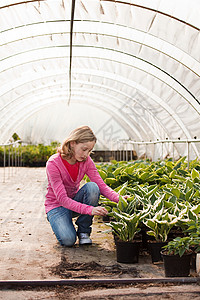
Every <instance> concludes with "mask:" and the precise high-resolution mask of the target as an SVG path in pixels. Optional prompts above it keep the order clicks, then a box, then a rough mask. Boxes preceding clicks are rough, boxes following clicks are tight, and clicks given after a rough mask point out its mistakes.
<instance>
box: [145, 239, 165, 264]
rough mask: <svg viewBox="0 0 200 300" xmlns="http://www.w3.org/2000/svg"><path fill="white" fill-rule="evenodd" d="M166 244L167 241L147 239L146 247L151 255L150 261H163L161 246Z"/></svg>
mask: <svg viewBox="0 0 200 300" xmlns="http://www.w3.org/2000/svg"><path fill="white" fill-rule="evenodd" d="M166 244H167V242H157V241H148V248H149V252H150V255H151V260H152V263H156V262H160V261H163V257H162V255H161V251H162V247H163V246H165V245H166Z"/></svg>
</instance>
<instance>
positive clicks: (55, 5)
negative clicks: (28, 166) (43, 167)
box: [0, 0, 200, 159]
mask: <svg viewBox="0 0 200 300" xmlns="http://www.w3.org/2000/svg"><path fill="white" fill-rule="evenodd" d="M191 4H192V5H191ZM199 6H200V3H199V1H195V0H193V1H192V2H191V1H187V0H185V1H181V0H176V1H164V0H163V1H162V0H154V1H143V0H136V1H132V0H129V1H126V0H124V1H117V0H116V1H114V0H101V1H100V0H82V1H78V0H77V1H75V0H74V1H67V0H43V1H33V0H31V1H20V0H19V1H12V0H2V1H1V4H0V26H1V48H0V49H1V52H0V53H1V54H0V60H1V64H0V65H1V71H0V76H1V77H0V82H1V86H0V95H1V97H0V136H1V140H0V143H1V144H4V143H7V142H8V141H9V140H10V138H11V137H12V134H13V133H15V132H16V133H17V134H18V135H19V137H20V138H21V139H22V140H23V141H24V142H28V143H32V144H38V143H44V144H49V143H50V142H52V141H59V142H62V141H63V139H65V137H66V135H67V134H68V133H69V132H70V131H71V130H72V129H74V128H76V127H77V126H79V125H83V124H86V125H89V126H90V127H91V128H92V129H93V131H94V132H95V134H96V136H97V139H98V142H97V144H96V149H101V150H105V149H118V148H120V147H124V146H123V143H122V141H129V140H130V141H132V142H134V143H135V142H138V143H141V144H139V145H141V146H140V147H139V153H138V154H139V156H140V155H144V154H146V155H147V156H149V157H150V158H164V157H167V156H172V152H173V151H174V153H175V157H176V158H178V157H180V156H183V155H187V153H188V147H187V146H188V144H187V142H189V146H190V158H191V159H193V158H196V157H199V152H200V146H199V143H198V142H197V141H196V139H199V138H200V131H199V125H200V109H199V101H200V89H199V73H200V71H199V70H200V65H199V61H200V58H199V55H200V54H199V53H200V52H199V47H200V45H199V43H200V38H199V28H200V20H199V17H198V12H199ZM166 141H177V143H176V142H175V143H170V142H166ZM180 141H181V142H180ZM153 142H156V143H157V142H158V143H157V146H156V147H155V143H153ZM173 146H174V147H173ZM132 147H133V148H134V149H135V150H136V151H138V148H137V147H138V144H130V143H128V148H129V149H132Z"/></svg>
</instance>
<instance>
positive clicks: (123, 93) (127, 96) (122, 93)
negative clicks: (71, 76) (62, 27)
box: [2, 72, 171, 135]
mask: <svg viewBox="0 0 200 300" xmlns="http://www.w3.org/2000/svg"><path fill="white" fill-rule="evenodd" d="M90 74H92V73H91V72H90ZM104 75H105V76H106V77H108V74H105V73H104ZM110 78H111V77H110ZM117 79H118V78H117V77H115V80H117ZM76 83H77V81H76ZM78 83H79V84H83V83H84V82H83V81H81V82H80V81H78ZM59 84H60V83H59V82H58V83H56V84H55V85H59ZM85 84H86V85H89V84H88V83H87V82H86V83H85ZM127 84H128V82H127ZM92 85H93V86H97V84H94V83H92ZM130 85H133V83H132V82H131V83H130ZM99 87H100V85H99ZM46 88H49V86H48V85H47V87H46ZM40 89H41V90H42V89H44V86H43V87H42V88H40ZM104 89H107V90H108V89H109V90H113V91H115V92H117V93H118V95H120V94H121V95H123V96H124V97H126V98H129V99H130V101H132V100H134V101H135V102H138V104H139V105H141V103H140V101H137V100H136V99H131V98H130V96H129V95H128V94H126V93H125V92H121V91H118V90H116V89H114V88H113V87H110V86H104ZM143 92H144V91H143ZM30 93H32V91H30V90H29V91H28V93H26V94H25V95H23V97H26V98H27V95H28V94H30ZM58 93H60V92H58ZM105 96H106V94H105V95H104V97H105ZM21 97H22V95H20V96H19V99H20V98H21ZM55 97H56V96H55ZM26 98H25V100H26ZM116 100H117V99H116ZM127 100H128V99H127ZM14 101H18V99H15V100H12V102H10V103H9V104H8V103H7V104H6V106H8V105H10V104H11V103H13V102H14ZM128 101H129V100H128ZM128 101H124V100H123V101H122V105H124V104H126V105H128ZM158 102H159V103H160V102H161V99H160V100H158ZM129 107H130V109H132V107H131V105H129ZM143 108H144V109H145V110H146V111H147V113H148V114H151V115H152V113H151V112H150V111H148V109H147V108H145V107H144V106H143ZM2 110H3V108H2ZM11 110H13V107H12V108H11ZM5 113H6V114H7V112H5ZM169 113H170V112H169ZM170 114H171V113H170ZM129 115H130V114H129ZM5 117H6V115H5ZM8 117H9V116H8ZM9 118H10V117H9ZM9 118H8V119H9ZM141 118H142V117H141ZM3 119H4V121H5V118H4V117H3V116H2V120H3ZM154 119H155V118H154ZM157 122H158V123H159V124H160V126H161V127H162V128H163V129H164V127H163V126H162V124H161V123H160V121H159V120H157ZM165 132H166V130H165ZM168 135H169V133H168Z"/></svg>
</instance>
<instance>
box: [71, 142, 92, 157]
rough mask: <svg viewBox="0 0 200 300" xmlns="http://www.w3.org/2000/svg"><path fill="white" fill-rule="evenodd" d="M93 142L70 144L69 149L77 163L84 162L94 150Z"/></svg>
mask: <svg viewBox="0 0 200 300" xmlns="http://www.w3.org/2000/svg"><path fill="white" fill-rule="evenodd" d="M94 145H95V141H92V142H86V143H78V144H76V142H71V148H72V149H73V151H74V157H73V158H75V159H76V160H77V161H85V160H86V159H87V157H88V155H89V154H90V152H91V151H92V149H93V148H94Z"/></svg>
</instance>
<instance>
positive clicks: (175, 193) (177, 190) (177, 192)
mask: <svg viewBox="0 0 200 300" xmlns="http://www.w3.org/2000/svg"><path fill="white" fill-rule="evenodd" d="M171 192H172V194H173V195H174V196H176V197H177V198H179V197H180V190H179V189H174V188H173V189H171Z"/></svg>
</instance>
